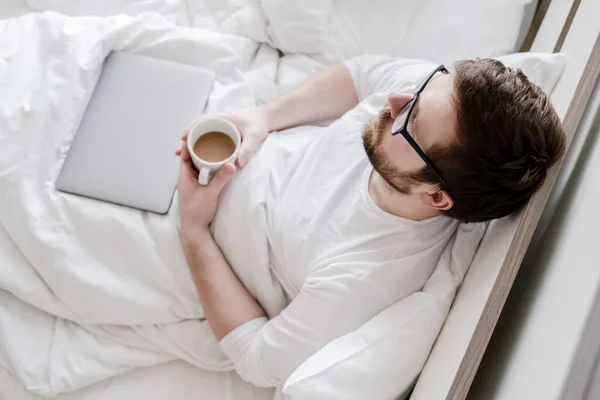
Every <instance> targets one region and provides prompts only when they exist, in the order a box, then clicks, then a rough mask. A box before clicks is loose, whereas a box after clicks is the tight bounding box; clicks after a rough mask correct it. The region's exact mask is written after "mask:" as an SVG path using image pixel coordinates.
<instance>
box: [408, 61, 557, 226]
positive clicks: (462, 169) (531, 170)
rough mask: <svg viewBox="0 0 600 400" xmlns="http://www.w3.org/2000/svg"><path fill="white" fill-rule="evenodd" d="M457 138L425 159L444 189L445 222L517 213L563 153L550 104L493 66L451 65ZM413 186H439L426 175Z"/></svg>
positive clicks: (522, 79) (518, 77) (514, 74)
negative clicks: (447, 197)
mask: <svg viewBox="0 0 600 400" xmlns="http://www.w3.org/2000/svg"><path fill="white" fill-rule="evenodd" d="M454 68H455V73H454V90H453V94H454V96H453V103H454V108H455V109H456V113H457V124H456V125H457V126H456V132H457V138H456V142H455V143H454V145H452V146H450V147H448V148H444V149H442V148H438V149H431V150H430V151H429V152H428V154H429V155H430V157H431V159H432V161H433V162H434V163H435V165H436V166H437V167H438V168H439V169H440V171H442V174H443V175H444V177H445V179H446V180H447V181H448V187H447V188H444V189H447V190H448V192H449V193H450V196H451V197H452V198H453V200H454V205H453V207H452V208H451V209H449V210H447V211H444V213H445V214H446V215H448V216H450V217H453V218H456V219H459V220H461V221H464V222H478V221H488V220H492V219H495V218H501V217H504V216H506V215H509V214H511V213H513V212H514V211H516V210H518V209H520V208H521V207H523V206H524V205H525V204H527V202H528V201H529V199H530V198H531V196H532V195H533V194H534V193H535V192H536V191H537V190H538V189H539V188H540V187H541V186H542V184H543V183H544V180H545V179H546V174H547V171H548V168H550V167H551V166H552V165H554V164H555V163H556V162H558V161H559V160H560V159H561V158H562V156H563V154H564V152H565V135H564V132H563V129H562V125H561V121H560V119H559V117H558V115H557V114H556V111H555V110H554V108H553V107H552V104H551V103H550V99H549V98H548V96H547V95H546V94H545V93H544V92H543V91H542V90H541V89H540V88H539V87H538V86H536V85H534V84H533V83H531V82H530V81H529V79H528V78H527V77H526V76H525V75H524V74H523V72H521V70H514V69H511V68H507V67H505V66H504V65H503V64H502V63H500V62H499V61H496V60H492V59H477V60H471V61H459V62H457V63H456V64H455V65H454ZM416 179H417V180H419V181H422V182H430V183H439V181H438V180H437V179H436V177H435V175H433V173H432V172H431V171H429V170H428V169H425V170H423V171H421V172H420V173H418V174H417V177H416Z"/></svg>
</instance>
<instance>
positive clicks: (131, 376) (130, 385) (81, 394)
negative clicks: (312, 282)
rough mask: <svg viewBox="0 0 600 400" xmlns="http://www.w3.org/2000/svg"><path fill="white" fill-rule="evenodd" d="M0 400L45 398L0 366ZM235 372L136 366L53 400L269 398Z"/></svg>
mask: <svg viewBox="0 0 600 400" xmlns="http://www.w3.org/2000/svg"><path fill="white" fill-rule="evenodd" d="M0 388H1V390H0V400H44V399H45V398H44V397H41V396H37V395H34V394H31V393H27V392H26V391H25V390H24V389H23V386H22V385H21V382H20V381H19V380H18V379H16V378H15V377H13V376H11V375H10V374H9V372H8V371H7V370H6V369H2V368H0ZM272 398H273V390H272V389H259V388H256V387H254V386H252V385H251V384H249V383H247V382H245V381H243V380H242V379H241V378H240V377H239V376H238V375H237V374H236V373H235V372H211V371H205V370H201V369H198V368H196V367H193V366H192V365H190V364H187V363H185V362H183V361H171V362H168V363H164V364H159V365H156V366H154V367H150V368H139V369H136V370H134V371H131V372H128V373H125V374H123V375H120V376H118V377H116V378H111V379H107V380H105V381H102V382H100V383H96V384H94V385H91V386H88V387H85V388H83V389H80V390H77V391H75V392H72V393H68V394H63V395H59V396H57V397H56V398H55V399H56V400H137V399H144V400H166V399H169V400H271V399H272Z"/></svg>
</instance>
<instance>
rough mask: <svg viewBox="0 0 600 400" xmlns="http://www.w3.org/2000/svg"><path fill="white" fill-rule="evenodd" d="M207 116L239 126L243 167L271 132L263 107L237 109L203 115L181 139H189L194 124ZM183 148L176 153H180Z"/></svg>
mask: <svg viewBox="0 0 600 400" xmlns="http://www.w3.org/2000/svg"><path fill="white" fill-rule="evenodd" d="M207 118H223V119H226V120H227V121H229V122H231V123H232V124H234V125H235V126H236V128H238V130H239V131H240V134H241V136H242V146H241V147H240V152H239V154H238V157H237V165H238V166H239V167H240V168H243V167H244V166H245V165H246V163H247V162H248V160H250V158H251V157H252V155H253V154H254V152H255V151H256V150H257V149H258V146H259V145H260V143H261V142H262V141H263V140H264V139H265V138H266V137H267V135H268V134H269V125H268V121H267V115H266V112H265V111H263V109H262V108H252V109H249V110H242V111H237V112H234V113H219V114H211V115H201V116H199V117H198V118H196V119H194V120H193V121H192V122H191V123H190V124H189V125H188V127H187V128H186V129H185V131H184V132H183V136H182V137H181V140H183V141H184V142H185V141H186V140H187V136H188V133H189V131H190V129H191V128H192V126H194V125H195V124H196V123H197V122H199V121H201V120H203V119H207ZM180 153H181V150H177V151H176V152H175V154H177V155H180Z"/></svg>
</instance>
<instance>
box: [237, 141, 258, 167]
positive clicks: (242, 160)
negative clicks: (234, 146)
mask: <svg viewBox="0 0 600 400" xmlns="http://www.w3.org/2000/svg"><path fill="white" fill-rule="evenodd" d="M257 144H258V143H257V142H256V140H254V139H252V138H248V139H246V140H243V141H242V146H241V147H240V154H239V155H238V158H237V164H238V166H239V167H240V168H244V166H245V165H246V163H247V162H248V160H250V157H252V154H254V152H255V151H256V147H257Z"/></svg>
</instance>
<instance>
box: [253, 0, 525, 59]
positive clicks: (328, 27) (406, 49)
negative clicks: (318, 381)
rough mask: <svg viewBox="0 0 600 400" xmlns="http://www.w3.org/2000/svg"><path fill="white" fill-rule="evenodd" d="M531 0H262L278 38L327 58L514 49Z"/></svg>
mask: <svg viewBox="0 0 600 400" xmlns="http://www.w3.org/2000/svg"><path fill="white" fill-rule="evenodd" d="M532 1H533V0H485V1H481V0H455V1H447V0H427V1H423V0H369V1H366V0H303V1H297V0H260V2H261V4H262V7H263V10H264V12H265V14H266V17H267V19H268V22H269V27H268V32H269V35H270V37H271V39H272V43H273V44H274V45H275V46H276V47H277V48H279V49H280V50H282V51H283V52H286V53H305V54H311V55H315V56H317V55H320V56H321V60H323V61H329V62H330V61H334V60H342V59H346V58H350V57H354V56H357V55H360V54H366V53H387V54H390V55H393V56H397V57H407V58H420V59H426V60H435V61H440V62H444V63H451V62H452V61H456V60H459V59H464V58H474V57H495V56H499V55H502V54H507V53H511V52H513V51H514V50H515V47H516V45H517V38H518V36H519V31H520V27H521V23H522V21H523V18H524V14H525V7H526V6H527V5H529V4H530V3H531V2H532Z"/></svg>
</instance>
